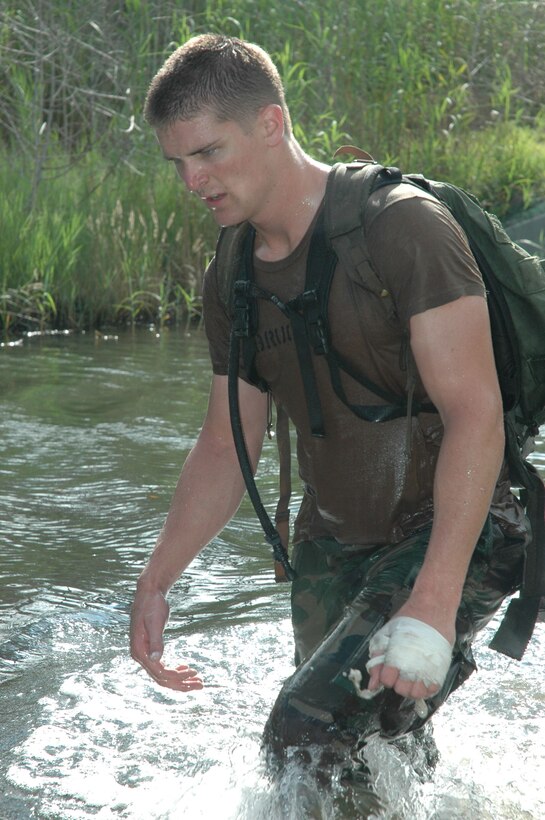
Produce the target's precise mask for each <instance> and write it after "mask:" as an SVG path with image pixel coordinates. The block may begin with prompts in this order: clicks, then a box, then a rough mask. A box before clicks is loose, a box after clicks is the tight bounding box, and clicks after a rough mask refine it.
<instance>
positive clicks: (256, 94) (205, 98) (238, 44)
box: [144, 34, 291, 132]
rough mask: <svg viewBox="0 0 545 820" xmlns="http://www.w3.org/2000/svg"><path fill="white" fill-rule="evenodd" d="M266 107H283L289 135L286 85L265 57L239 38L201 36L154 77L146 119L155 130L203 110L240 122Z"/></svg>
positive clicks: (147, 98) (185, 44) (186, 45)
mask: <svg viewBox="0 0 545 820" xmlns="http://www.w3.org/2000/svg"><path fill="white" fill-rule="evenodd" d="M270 104H276V105H279V106H280V107H281V108H282V111H283V114H284V120H285V123H286V128H287V130H288V132H291V119H290V114H289V110H288V107H287V104H286V99H285V93H284V86H283V84H282V80H281V79H280V74H279V73H278V69H277V68H276V66H275V64H274V63H273V61H272V59H271V57H270V56H269V55H268V54H267V52H266V51H264V50H263V49H262V48H260V47H259V46H257V45H255V44H254V43H249V42H246V41H245V40H240V39H238V38H237V37H226V36H224V35H222V34H201V35H199V36H197V37H192V38H191V40H188V41H187V42H186V43H184V45H182V46H180V47H179V48H178V49H176V51H175V52H174V53H173V54H171V55H170V57H169V58H168V59H167V60H166V62H165V63H164V65H163V66H162V68H161V69H160V70H159V71H158V72H157V74H156V75H155V77H154V78H153V80H152V81H151V84H150V87H149V90H148V94H147V97H146V102H145V107H144V115H145V117H146V120H147V122H148V123H149V124H150V125H151V126H152V127H154V128H162V127H165V126H169V125H172V124H173V123H174V122H176V121H177V120H190V119H192V118H193V117H195V116H197V114H199V113H200V112H203V111H211V112H212V113H214V114H215V115H216V116H217V117H218V119H220V120H233V121H235V122H243V121H251V120H252V119H254V118H255V117H256V115H257V113H258V112H259V110H260V109H261V108H263V107H264V106H266V105H270Z"/></svg>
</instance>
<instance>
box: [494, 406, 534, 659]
mask: <svg viewBox="0 0 545 820" xmlns="http://www.w3.org/2000/svg"><path fill="white" fill-rule="evenodd" d="M505 434H506V457H507V463H508V465H509V476H510V479H511V483H512V484H513V485H514V486H518V487H520V488H521V501H522V502H523V504H524V506H525V507H526V514H527V516H528V519H529V521H530V526H531V530H532V540H531V542H530V544H529V545H528V547H527V550H526V559H525V564H524V572H523V579H522V587H521V591H520V597H519V598H512V599H511V601H510V603H509V606H508V607H507V610H506V612H505V615H504V617H503V620H502V622H501V624H500V627H499V629H498V631H497V632H496V634H495V635H494V638H493V639H492V641H491V643H490V648H491V649H495V650H496V651H497V652H501V653H502V654H504V655H507V656H508V657H510V658H515V659H516V660H518V661H520V660H521V659H522V656H523V655H524V652H525V650H526V647H527V646H528V643H529V641H530V638H531V637H532V633H533V631H534V627H535V625H536V621H537V620H538V619H539V615H540V611H542V610H543V604H544V590H545V487H544V485H543V481H542V480H541V477H540V476H539V474H538V472H537V470H536V468H535V467H534V465H533V464H530V463H529V462H528V461H526V460H525V459H523V457H522V455H521V453H520V448H519V445H518V442H517V438H516V431H515V429H514V427H513V425H512V423H511V420H510V417H509V415H507V416H506V427H505Z"/></svg>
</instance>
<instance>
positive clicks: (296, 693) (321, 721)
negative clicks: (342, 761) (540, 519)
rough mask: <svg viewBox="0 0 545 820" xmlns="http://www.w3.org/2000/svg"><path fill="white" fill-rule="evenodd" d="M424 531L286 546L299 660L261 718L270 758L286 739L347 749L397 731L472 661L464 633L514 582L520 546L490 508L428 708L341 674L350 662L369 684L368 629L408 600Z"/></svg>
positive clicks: (414, 723) (456, 682)
mask: <svg viewBox="0 0 545 820" xmlns="http://www.w3.org/2000/svg"><path fill="white" fill-rule="evenodd" d="M429 534H430V533H429V530H423V531H420V532H418V533H416V534H414V535H412V536H411V537H409V538H407V539H405V540H404V541H402V542H401V543H398V544H396V545H393V546H387V547H382V548H378V549H372V550H362V549H361V547H357V546H350V545H348V546H347V545H341V544H339V543H338V542H337V541H335V540H334V539H330V538H327V539H317V540H315V541H304V542H301V543H298V544H297V545H296V546H295V547H294V552H293V557H292V562H293V566H294V569H295V571H296V573H297V578H296V580H295V581H294V582H293V586H292V620H293V629H294V636H295V646H296V663H297V664H298V666H297V669H296V671H295V672H294V674H293V675H292V676H291V677H290V678H289V679H288V680H287V681H286V682H285V684H284V686H283V687H282V690H281V691H280V694H279V696H278V698H277V700H276V703H275V705H274V707H273V710H272V712H271V715H270V717H269V720H268V722H267V725H266V728H265V733H264V743H265V748H266V749H267V750H268V751H269V752H270V753H272V756H273V758H274V759H276V760H278V761H280V760H283V759H285V755H286V752H287V750H288V749H289V748H290V747H294V746H296V747H299V748H300V747H304V746H308V745H314V744H317V745H319V746H322V747H326V746H327V747H328V749H329V752H330V753H331V754H333V755H334V754H335V751H334V750H335V748H336V747H338V748H339V751H340V750H341V749H343V750H346V748H347V747H353V746H354V745H355V744H356V743H361V742H362V739H363V740H364V739H365V738H366V737H369V736H370V735H372V734H375V733H376V732H380V733H381V734H382V735H383V736H386V737H389V738H395V737H400V736H402V735H404V734H406V733H407V732H412V731H414V730H416V729H419V728H420V727H421V726H423V725H424V723H425V722H426V721H427V720H428V719H429V717H430V716H431V715H432V714H433V713H434V712H435V711H436V709H437V708H438V707H439V706H440V705H441V704H442V703H443V702H444V701H445V700H446V698H447V697H448V695H449V694H450V693H451V692H452V691H453V690H454V689H456V688H457V687H458V686H460V685H461V684H462V683H463V682H464V681H465V680H466V679H467V678H468V677H469V675H470V674H471V673H472V672H473V671H474V670H475V668H476V666H475V662H474V660H473V655H472V652H471V643H472V641H473V639H474V637H475V634H476V633H477V632H478V631H479V630H480V629H482V628H483V627H484V626H485V624H486V623H487V622H488V621H489V620H490V619H491V618H492V616H493V615H494V613H495V612H496V611H497V610H498V608H499V607H500V605H501V603H502V601H503V600H504V599H505V597H506V596H508V595H510V594H512V593H513V592H515V591H516V589H517V588H518V587H519V585H520V579H521V573H522V566H523V556H524V551H525V547H526V532H525V530H524V529H523V528H522V527H521V526H518V527H517V526H509V525H508V524H506V522H505V521H500V520H497V519H493V518H492V517H489V519H488V521H487V524H486V526H485V528H484V530H483V532H482V534H481V537H480V539H479V541H478V544H477V546H476V548H475V552H474V555H473V558H472V560H471V565H470V568H469V571H468V574H467V578H466V583H465V586H464V591H463V596H462V601H461V605H460V608H459V611H458V616H457V621H456V632H457V637H456V643H455V646H454V651H453V657H452V664H451V667H450V670H449V672H448V674H447V678H446V680H445V683H444V685H443V687H442V689H441V690H440V691H439V692H438V693H437V694H436V695H434V696H433V697H432V698H430V699H428V700H427V701H426V703H427V706H428V715H427V717H419V716H418V715H417V713H416V711H415V709H414V701H412V700H411V699H409V698H403V697H401V696H399V695H397V694H396V693H395V692H393V691H392V690H384V691H383V692H381V693H380V694H378V695H376V696H375V697H374V698H373V699H372V700H363V699H361V698H360V697H358V696H357V695H356V693H355V690H354V685H353V683H352V682H351V681H350V680H349V679H348V677H347V674H348V672H349V670H350V669H358V670H360V671H361V673H362V687H364V686H365V685H366V684H367V681H368V675H367V672H366V669H365V664H366V662H367V660H368V659H369V652H368V647H369V641H370V638H371V637H372V635H373V634H374V632H375V631H376V630H377V629H379V628H380V627H381V626H382V624H383V623H385V621H387V620H388V619H389V618H391V617H392V615H394V613H395V612H396V611H397V610H398V609H399V607H400V606H401V605H402V604H403V603H404V602H405V601H406V600H407V598H408V596H409V594H410V590H411V587H412V584H413V582H414V579H415V578H416V575H417V574H418V571H419V569H420V566H421V564H422V561H423V558H424V555H425V552H426V548H427V545H428V540H429ZM439 594H440V591H439ZM345 754H346V751H343V755H345Z"/></svg>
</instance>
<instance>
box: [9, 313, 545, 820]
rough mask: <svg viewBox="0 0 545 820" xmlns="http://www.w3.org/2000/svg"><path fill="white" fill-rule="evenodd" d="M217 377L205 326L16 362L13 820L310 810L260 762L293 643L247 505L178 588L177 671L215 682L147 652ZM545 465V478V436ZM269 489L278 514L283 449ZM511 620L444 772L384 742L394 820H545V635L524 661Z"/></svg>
mask: <svg viewBox="0 0 545 820" xmlns="http://www.w3.org/2000/svg"><path fill="white" fill-rule="evenodd" d="M208 384H209V366H208V356H207V349H206V343H205V340H204V337H203V334H202V331H200V330H184V329H179V330H166V331H164V332H162V333H157V332H156V331H155V329H153V328H145V329H144V328H143V329H139V330H137V331H122V332H120V331H115V332H114V333H113V334H112V335H107V334H106V335H104V334H93V333H88V334H77V335H65V334H51V335H43V336H39V335H36V336H29V337H27V338H25V340H24V341H23V342H22V343H21V344H19V345H15V346H11V347H4V348H3V349H0V387H1V390H0V425H1V435H2V451H3V456H2V462H1V464H0V482H1V485H0V489H1V492H0V521H1V528H0V547H1V549H0V554H1V556H2V560H1V562H0V715H1V721H2V730H1V734H0V820H27V819H28V820H29V819H30V818H40V819H41V818H43V819H44V820H45V819H46V818H47V820H85V818H100V820H110V819H111V820H114V819H115V818H130V819H131V820H151V818H153V819H155V818H165V819H166V818H172V819H174V820H176V818H185V817H189V816H190V817H191V818H193V820H195V818H203V820H204V819H205V818H206V819H207V820H208V819H209V818H218V819H219V820H241V819H242V818H246V820H280V818H293V820H300V818H303V817H305V816H306V815H305V814H304V811H303V809H302V807H301V804H300V803H298V798H297V782H296V781H297V778H294V780H293V781H292V783H291V785H290V783H289V782H286V783H284V784H283V787H282V789H280V790H279V789H274V788H272V787H271V785H270V782H269V779H268V778H267V776H266V771H265V768H264V764H263V762H262V760H261V758H260V755H259V746H260V733H261V730H262V727H263V724H264V721H265V719H266V716H267V714H268V711H269V709H270V707H271V705H272V703H273V702H274V699H275V694H276V692H277V691H278V689H279V687H280V685H281V682H282V681H283V680H284V678H285V677H287V675H288V674H289V673H290V671H291V668H292V666H291V664H292V652H293V650H292V643H291V630H290V622H289V600H288V589H287V586H286V585H276V584H275V583H274V580H273V575H272V570H271V562H270V559H269V555H268V552H269V551H268V548H267V547H266V546H265V545H264V543H263V538H262V536H261V532H260V529H259V525H258V524H257V522H256V520H255V517H254V514H253V511H252V510H251V508H250V505H249V503H248V502H247V501H246V500H245V501H244V502H243V504H242V506H241V508H240V511H239V513H238V515H237V517H236V519H234V520H233V522H231V524H230V525H229V526H228V527H227V528H226V529H225V530H224V532H223V533H222V534H221V536H220V537H218V538H216V539H215V540H214V541H213V542H212V544H211V545H209V547H207V548H206V549H205V550H204V551H203V552H202V553H201V554H200V556H199V557H198V558H197V559H196V560H195V561H194V562H193V564H192V565H191V567H190V568H189V570H188V571H187V572H186V573H185V574H184V576H183V577H182V579H181V580H180V581H179V582H178V584H177V585H176V586H175V587H174V589H173V591H172V593H171V595H170V604H171V618H170V622H169V626H168V627H167V648H166V658H167V660H171V661H173V660H177V661H178V662H180V663H181V662H183V661H189V662H191V664H192V665H194V666H195V667H196V668H197V669H198V670H199V671H200V672H202V674H203V676H204V678H205V681H206V683H207V686H206V688H205V689H204V690H202V691H201V692H195V693H191V694H180V693H175V692H170V691H168V690H164V689H161V688H160V687H158V686H157V685H156V684H155V683H154V682H153V681H152V680H151V679H149V678H148V677H147V676H146V675H145V673H144V672H143V671H142V670H141V669H140V668H139V667H138V666H137V665H136V664H135V663H134V661H132V659H131V658H130V655H129V651H128V639H127V632H128V623H129V609H130V604H131V600H132V596H133V590H134V585H135V581H136V578H137V576H138V574H139V572H140V570H141V568H142V566H143V564H144V562H145V560H146V556H147V555H148V554H149V552H150V550H151V548H152V547H153V543H154V541H155V538H156V536H157V533H158V531H159V529H160V526H161V524H162V521H163V519H164V516H165V514H166V511H167V509H168V505H169V502H170V498H171V494H172V491H173V489H174V485H175V483H176V480H177V477H178V473H179V470H180V467H181V465H182V463H183V460H184V458H185V456H186V455H187V453H188V451H189V449H190V447H191V444H192V442H193V441H194V438H195V435H196V433H197V432H198V429H199V425H200V422H201V419H202V415H203V412H204V409H205V406H206V401H207V394H208ZM533 459H534V462H535V463H536V464H537V465H538V467H539V469H540V470H541V471H542V473H543V474H545V444H544V441H543V438H541V439H539V441H538V452H536V453H535V454H534V456H533ZM259 486H260V489H261V491H262V494H263V499H264V502H265V504H266V505H267V506H269V507H270V506H271V505H273V504H274V501H275V498H276V492H277V486H276V459H275V447H274V444H273V443H272V442H267V443H266V445H265V450H264V455H263V459H262V465H261V468H260V475H259ZM497 624H498V619H496V620H495V621H494V623H493V624H491V626H490V628H489V629H487V630H486V633H485V634H484V635H483V636H482V637H481V638H480V639H479V641H478V642H477V644H476V647H475V654H476V659H477V662H478V666H479V672H478V674H475V675H473V676H472V678H471V679H470V681H469V682H468V683H467V684H466V686H465V687H464V688H463V690H462V691H460V692H458V693H455V694H454V695H453V696H452V697H451V699H450V701H449V702H448V703H447V704H446V705H445V707H444V708H443V710H442V711H441V712H440V713H439V714H438V715H437V716H436V718H435V719H434V727H435V728H434V731H435V740H436V743H437V746H438V749H439V752H440V758H439V762H438V764H437V768H436V770H435V773H434V776H433V778H432V779H431V780H426V781H424V782H422V781H421V780H420V779H419V778H418V777H417V776H416V774H415V772H414V770H413V769H412V768H411V765H410V763H409V762H408V760H406V759H404V758H403V755H402V753H401V752H400V751H399V750H396V749H395V748H393V747H392V746H387V745H386V744H384V743H382V742H380V741H376V742H374V743H373V746H372V749H371V755H370V762H371V766H372V768H373V771H374V772H375V774H376V778H377V789H378V791H379V794H380V795H381V796H382V797H383V799H384V800H385V803H386V808H385V810H384V813H383V815H381V816H382V817H384V818H389V819H390V820H394V818H396V819H397V820H452V818H464V820H468V818H469V820H502V819H503V818H536V819H537V818H542V817H544V816H545V793H544V792H543V787H542V777H543V774H542V773H543V770H544V768H545V678H544V675H543V657H545V653H544V650H545V631H544V627H543V626H542V625H539V626H538V627H537V629H536V633H535V635H534V638H533V639H532V642H531V644H530V647H529V649H528V651H527V653H526V655H525V657H524V659H523V661H522V662H520V663H517V662H515V661H511V660H509V659H507V658H504V657H503V656H499V655H497V654H496V653H494V652H492V651H491V650H490V649H488V647H487V644H488V642H489V640H490V638H491V636H492V634H493V631H494V627H495V626H497ZM290 789H292V791H290ZM324 811H325V810H324ZM325 816H326V814H324V817H325ZM331 816H334V815H331Z"/></svg>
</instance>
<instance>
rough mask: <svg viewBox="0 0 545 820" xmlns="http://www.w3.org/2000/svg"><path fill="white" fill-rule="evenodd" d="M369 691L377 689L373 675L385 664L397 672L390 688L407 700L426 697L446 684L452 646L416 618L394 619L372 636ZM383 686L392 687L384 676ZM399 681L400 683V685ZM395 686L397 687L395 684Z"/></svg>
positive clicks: (434, 630)
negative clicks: (408, 698)
mask: <svg viewBox="0 0 545 820" xmlns="http://www.w3.org/2000/svg"><path fill="white" fill-rule="evenodd" d="M369 653H370V656H371V657H370V660H369V661H368V663H367V666H366V668H367V671H368V672H369V673H370V674H371V681H370V686H369V689H370V690H375V689H376V684H377V681H376V680H374V678H375V677H376V676H375V675H374V674H373V670H375V669H376V667H378V666H380V665H383V666H384V667H390V668H393V669H394V670H398V675H396V676H395V678H394V679H393V680H392V683H391V684H390V685H392V686H394V688H395V689H396V691H398V693H399V694H403V695H405V696H407V697H411V696H413V697H414V696H416V697H426V696H429V695H431V694H433V693H434V692H436V691H438V690H439V689H440V688H441V686H442V685H443V683H444V681H445V678H446V675H447V672H448V669H449V666H450V662H451V658H452V645H451V644H450V643H449V642H448V641H447V640H446V638H444V637H443V636H442V635H441V633H440V632H438V631H437V630H436V629H434V628H433V627H432V626H429V625H428V624H426V623H424V622H423V621H419V620H417V619H416V618H408V617H405V616H402V617H399V618H393V619H392V620H391V621H388V623H387V624H385V625H384V626H383V627H382V628H381V629H379V630H378V632H377V633H376V634H375V635H373V637H372V639H371V642H370V645H369ZM381 678H382V681H381V682H382V683H383V684H384V685H387V686H388V685H389V683H388V682H387V681H385V680H384V675H383V674H381ZM397 678H399V679H400V681H401V683H397ZM394 684H395V685H394Z"/></svg>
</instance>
